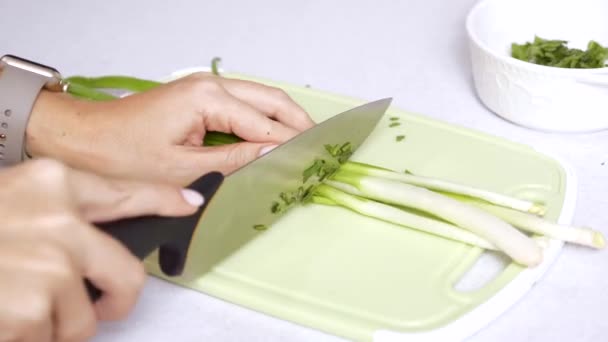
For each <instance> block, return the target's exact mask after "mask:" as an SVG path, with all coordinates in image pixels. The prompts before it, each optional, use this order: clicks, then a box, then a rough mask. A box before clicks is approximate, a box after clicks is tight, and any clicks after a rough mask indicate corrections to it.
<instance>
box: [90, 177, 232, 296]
mask: <svg viewBox="0 0 608 342" xmlns="http://www.w3.org/2000/svg"><path fill="white" fill-rule="evenodd" d="M223 180H224V176H223V175H222V174H221V173H219V172H211V173H208V174H206V175H204V176H202V177H201V178H199V179H198V180H196V181H194V182H193V183H192V184H190V185H189V186H188V188H189V189H192V190H195V191H198V192H199V193H201V194H202V195H203V197H204V198H205V203H203V205H202V206H201V207H200V208H199V209H198V210H197V212H196V213H194V214H192V215H190V216H183V217H161V216H142V217H134V218H127V219H123V220H118V221H113V222H107V223H103V224H97V227H99V229H101V230H103V231H104V232H106V233H108V234H110V235H111V236H112V237H114V238H115V239H117V240H118V241H120V242H121V243H122V244H123V245H125V247H127V248H128V249H129V251H130V252H131V253H132V254H133V255H135V256H136V257H137V258H139V259H140V260H143V259H145V258H146V257H147V256H148V255H150V254H151V253H152V252H154V251H155V250H156V249H159V251H158V256H159V259H158V261H159V265H160V268H161V270H162V271H163V273H165V274H166V275H168V276H176V275H180V274H181V273H182V272H183V269H184V266H185V264H186V255H187V254H188V247H189V246H190V240H191V239H192V235H193V234H194V230H195V229H196V226H197V224H198V221H199V219H200V217H201V215H202V214H203V212H204V211H205V209H206V208H207V205H208V204H209V202H210V201H211V198H212V197H213V195H214V194H215V193H216V191H217V190H218V189H219V187H220V185H221V184H222V182H223ZM85 285H86V288H87V291H88V293H89V297H90V298H91V300H92V301H96V300H98V299H99V298H100V297H101V296H102V292H101V291H100V290H99V289H97V288H96V287H95V286H94V285H93V284H92V283H91V282H90V281H89V280H87V279H85Z"/></svg>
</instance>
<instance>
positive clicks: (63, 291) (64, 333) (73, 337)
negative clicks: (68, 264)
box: [54, 271, 97, 342]
mask: <svg viewBox="0 0 608 342" xmlns="http://www.w3.org/2000/svg"><path fill="white" fill-rule="evenodd" d="M62 277H63V281H62V282H61V285H60V286H59V287H58V288H57V289H56V291H57V292H58V294H57V295H56V296H55V312H54V316H55V329H54V332H55V334H54V335H55V338H54V341H66V342H67V341H70V342H71V341H86V340H88V339H90V338H91V337H93V335H94V334H95V330H96V321H97V319H96V317H95V311H94V308H93V305H92V304H91V301H90V299H89V296H88V295H87V292H86V289H85V287H84V281H83V278H82V276H81V274H80V272H78V271H73V272H69V273H66V274H64V275H62Z"/></svg>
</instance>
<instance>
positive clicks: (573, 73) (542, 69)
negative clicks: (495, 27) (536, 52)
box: [465, 0, 608, 76]
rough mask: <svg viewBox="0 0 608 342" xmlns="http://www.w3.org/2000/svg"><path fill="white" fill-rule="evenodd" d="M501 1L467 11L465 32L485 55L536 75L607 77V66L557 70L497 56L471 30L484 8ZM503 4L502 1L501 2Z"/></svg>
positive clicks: (482, 2) (487, 1) (481, 2)
mask: <svg viewBox="0 0 608 342" xmlns="http://www.w3.org/2000/svg"><path fill="white" fill-rule="evenodd" d="M499 1H502V0H479V1H478V2H477V3H476V4H475V5H474V6H473V7H472V8H471V10H470V11H469V13H468V14H467V17H466V23H465V26H466V31H467V35H468V37H469V39H470V40H471V41H472V42H473V43H474V44H475V45H476V46H477V47H479V48H480V49H482V50H483V51H485V52H486V53H488V54H490V55H492V57H494V58H496V59H498V60H500V61H502V62H504V63H508V64H511V65H514V66H517V67H520V68H523V69H528V70H530V71H534V72H538V73H552V74H559V75H564V76H577V75H602V74H605V75H608V66H605V67H603V68H593V69H573V68H558V67H552V66H547V65H540V64H534V63H530V62H525V61H522V60H519V59H517V58H513V57H511V56H508V55H503V54H499V53H498V52H496V51H495V50H493V49H490V47H488V46H487V45H486V44H484V43H482V42H481V40H480V39H479V37H477V35H476V32H475V31H476V30H474V29H473V19H474V18H475V17H476V16H478V15H479V12H480V11H481V10H482V9H483V8H484V7H485V6H489V5H491V4H493V3H497V2H499ZM503 2H504V1H503Z"/></svg>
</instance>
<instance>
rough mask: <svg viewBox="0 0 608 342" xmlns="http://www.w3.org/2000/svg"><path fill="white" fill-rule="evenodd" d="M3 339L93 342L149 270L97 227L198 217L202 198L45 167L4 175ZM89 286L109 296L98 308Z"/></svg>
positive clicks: (125, 308) (0, 248)
mask: <svg viewBox="0 0 608 342" xmlns="http://www.w3.org/2000/svg"><path fill="white" fill-rule="evenodd" d="M0 184H2V189H1V191H0V218H2V224H0V303H2V304H1V305H0V341H24V342H30V341H31V342H47V341H48V342H50V341H58V342H63V341H84V340H86V339H87V338H90V337H91V336H92V335H93V334H94V333H95V326H96V321H97V320H98V319H101V320H114V319H121V318H123V317H124V316H125V315H127V314H128V312H129V311H130V310H131V308H132V307H133V305H134V303H135V301H136V299H137V297H138V294H139V292H140V290H141V288H142V286H143V283H144V279H145V273H144V269H143V266H142V263H141V262H140V261H139V260H138V259H136V258H135V257H134V256H133V255H132V254H130V253H129V251H128V250H127V249H126V248H125V247H124V246H123V245H122V244H120V243H119V242H118V241H116V240H114V239H113V238H111V237H110V236H109V235H106V234H105V233H103V232H102V231H100V230H98V229H96V228H95V227H94V226H92V225H91V224H89V222H90V221H106V220H113V219H118V218H123V217H129V216H140V215H146V214H157V215H163V216H182V215H191V214H193V213H194V212H196V210H197V208H198V207H199V206H200V205H201V204H202V202H203V200H204V199H203V198H202V197H201V196H200V194H198V193H196V192H193V191H191V190H180V189H178V188H174V187H172V186H167V185H159V184H144V183H138V182H132V181H124V180H110V179H105V178H102V177H99V176H95V175H93V174H88V173H84V172H80V171H76V170H72V169H69V168H67V167H65V166H64V165H63V164H61V163H59V162H56V161H53V160H46V159H41V160H37V161H30V162H26V163H24V164H22V165H20V166H17V167H14V168H10V169H6V170H2V171H0ZM84 278H87V279H89V280H90V281H91V282H92V283H93V284H94V285H95V286H96V287H97V288H99V289H100V290H102V291H103V293H104V295H103V296H102V297H101V299H100V300H99V301H97V302H96V303H95V304H94V305H93V304H92V302H91V301H90V300H89V297H88V295H87V292H86V290H85V286H84Z"/></svg>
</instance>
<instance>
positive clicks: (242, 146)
mask: <svg viewBox="0 0 608 342" xmlns="http://www.w3.org/2000/svg"><path fill="white" fill-rule="evenodd" d="M275 147H277V145H272V144H263V143H252V142H241V143H235V144H228V145H220V146H210V147H201V148H197V149H196V152H189V153H191V155H190V156H188V157H187V158H189V159H190V160H193V161H195V163H196V164H197V165H196V169H197V171H198V172H210V171H219V172H222V173H223V174H230V173H232V172H234V171H235V170H237V169H238V168H241V167H243V166H244V165H245V164H247V163H249V162H251V161H253V160H255V159H257V158H259V157H261V156H262V155H264V154H266V153H268V152H270V151H271V150H272V149H274V148H275ZM192 154H194V155H195V157H192Z"/></svg>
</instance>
